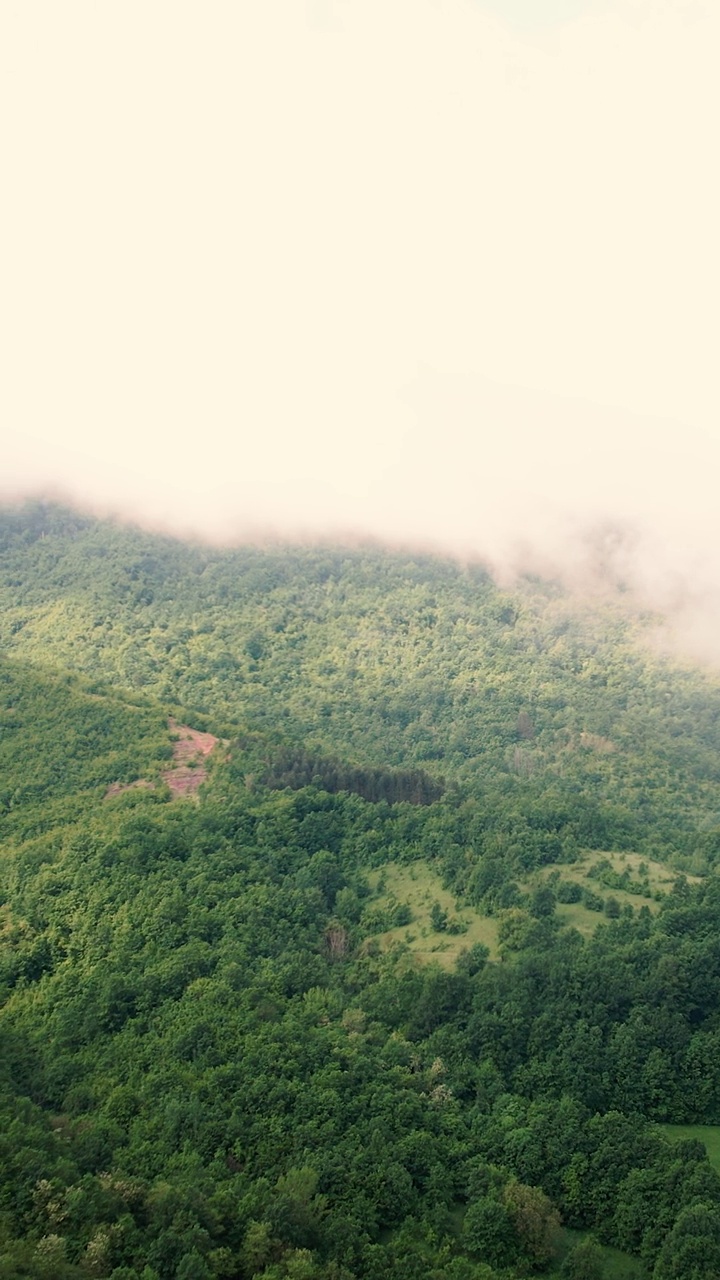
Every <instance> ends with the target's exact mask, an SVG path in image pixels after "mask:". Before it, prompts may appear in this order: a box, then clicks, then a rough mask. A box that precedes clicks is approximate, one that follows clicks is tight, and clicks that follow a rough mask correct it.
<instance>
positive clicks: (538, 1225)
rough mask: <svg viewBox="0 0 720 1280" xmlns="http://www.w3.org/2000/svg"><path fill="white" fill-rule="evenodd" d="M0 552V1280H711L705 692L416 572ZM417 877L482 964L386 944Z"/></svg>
mask: <svg viewBox="0 0 720 1280" xmlns="http://www.w3.org/2000/svg"><path fill="white" fill-rule="evenodd" d="M2 539H3V550H2V554H1V556H0V564H1V566H2V583H3V585H2V592H3V604H4V613H3V615H2V626H3V629H4V631H3V635H4V641H3V644H4V650H5V651H4V653H3V654H2V656H1V657H0V730H1V732H0V764H1V765H2V775H1V776H2V792H1V795H2V809H1V811H0V891H1V895H2V907H1V909H0V928H1V930H2V932H1V933H0V944H1V945H0V1044H1V1046H2V1052H1V1053H0V1106H1V1108H2V1128H1V1129H0V1135H1V1136H0V1276H1V1277H7V1280H13V1278H14V1277H21V1276H27V1277H48V1280H55V1278H57V1280H63V1277H68V1278H72V1277H76V1278H77V1277H87V1276H100V1277H103V1276H106V1277H111V1278H112V1280H138V1278H141V1280H175V1278H176V1277H177V1278H179V1280H208V1278H213V1277H226V1278H227V1280H255V1278H260V1277H262V1280H282V1278H283V1277H289V1278H290V1280H292V1278H294V1280H365V1278H366V1277H368V1278H369V1280H401V1278H402V1280H405V1277H418V1278H424V1277H428V1278H431V1280H442V1278H443V1277H446V1276H447V1277H450V1280H495V1278H501V1277H502V1278H505V1280H511V1278H513V1280H514V1278H516V1277H530V1276H532V1275H537V1274H547V1275H548V1276H551V1275H555V1276H557V1275H559V1274H561V1273H562V1275H564V1276H570V1277H573V1276H574V1277H576V1278H577V1277H581V1276H586V1277H587V1276H593V1275H595V1276H597V1275H599V1274H601V1269H602V1266H603V1259H605V1260H606V1261H607V1260H608V1258H610V1255H606V1254H604V1253H603V1248H604V1247H608V1246H614V1247H615V1248H617V1249H621V1250H623V1251H625V1254H626V1255H627V1257H628V1259H633V1260H634V1261H628V1265H629V1266H632V1267H634V1268H635V1269H636V1272H637V1274H638V1275H642V1276H645V1277H652V1280H672V1278H675V1280H685V1278H686V1277H687V1280H713V1278H715V1277H717V1275H718V1274H720V1176H718V1174H717V1173H716V1172H715V1171H714V1170H713V1169H712V1167H711V1166H710V1164H709V1163H708V1161H707V1159H706V1156H705V1152H704V1149H703V1147H702V1145H701V1144H699V1143H696V1142H693V1141H688V1142H681V1143H672V1142H670V1141H668V1140H667V1139H666V1138H665V1137H664V1136H663V1133H662V1132H661V1130H660V1129H659V1128H658V1124H660V1123H661V1124H664V1125H667V1124H670V1125H672V1124H705V1125H718V1124H720V1088H719V1087H718V1075H717V1060H718V1053H719V1051H720V947H719V945H718V937H720V894H719V893H718V883H719V882H718V879H717V873H716V872H714V871H713V870H712V865H713V863H714V861H715V857H716V851H717V834H716V830H715V828H716V824H717V809H718V808H719V807H720V806H718V802H717V783H716V770H717V757H716V754H715V753H716V746H717V743H716V725H717V711H718V709H720V699H719V698H718V691H717V689H716V687H715V685H714V683H713V682H712V681H711V680H710V679H709V678H708V677H706V676H701V675H700V674H695V673H692V672H689V671H676V670H673V669H672V668H671V667H670V666H668V665H666V664H663V663H660V662H659V661H658V660H657V659H655V658H653V657H652V656H651V655H650V654H649V652H646V651H645V650H643V649H642V647H640V645H639V644H638V636H639V622H638V620H637V619H636V618H633V617H632V616H631V614H630V613H623V612H622V611H621V610H620V608H619V606H617V605H615V606H613V607H612V608H610V607H609V606H602V607H601V606H600V604H597V605H595V606H593V607H592V608H591V607H590V606H588V605H583V606H581V605H579V604H578V603H577V602H574V601H573V600H572V599H570V598H569V597H566V596H564V595H562V593H561V592H560V591H559V588H557V587H552V586H543V585H542V584H538V583H529V582H528V583H525V584H522V585H521V586H520V587H519V588H518V590H517V591H516V592H515V593H508V592H500V591H499V590H498V589H497V588H496V587H495V586H494V585H493V583H492V582H491V581H490V579H489V578H487V577H486V576H484V575H482V574H478V573H471V572H466V571H464V570H462V569H460V568H459V567H457V566H453V565H450V564H443V563H439V562H435V561H433V560H429V559H428V560H424V559H423V560H419V559H413V558H408V557H400V556H385V555H384V554H383V553H381V552H379V551H372V552H371V551H366V550H358V551H354V552H345V551H343V552H339V551H338V552H334V551H328V550H311V549H303V550H292V549H283V550H258V549H245V550H238V551H232V552H224V551H222V552H221V551H212V550H208V549H202V548H197V547H195V548H193V547H185V546H183V545H182V544H180V543H175V542H171V541H168V540H163V539H158V538H154V537H150V536H149V535H146V534H141V533H138V532H135V531H128V530H121V529H116V528H115V527H113V526H111V525H107V524H102V523H98V522H95V521H90V520H86V519H84V518H82V517H76V516H74V515H72V514H69V513H67V512H61V511H57V510H56V509H52V508H47V509H45V508H41V509H35V510H32V511H25V512H9V513H6V514H5V515H4V516H3V521H2ZM281 622H282V626H281V625H280V623H281ZM161 637H164V639H163V640H162V644H166V645H167V649H166V650H163V649H162V647H161ZM353 668H354V669H355V675H354V676H351V675H350V671H351V669H353ZM461 692H462V696H460V695H461ZM183 700H185V701H183ZM401 708H404V713H403V714H402V715H401V714H400V711H401ZM171 716H176V717H181V718H182V719H183V721H186V722H188V723H190V724H193V725H194V726H195V727H196V728H210V729H211V730H213V731H214V732H216V733H217V734H218V735H219V736H222V737H224V738H227V739H229V740H230V743H229V748H228V749H227V750H226V749H223V750H222V751H217V752H216V753H214V754H213V755H212V756H211V757H210V761H209V775H208V779H207V781H206V782H205V783H204V785H203V786H202V787H201V788H200V792H199V799H198V798H197V797H194V796H193V797H189V798H180V799H177V798H174V797H173V793H172V792H171V790H170V789H169V788H168V787H165V786H163V785H162V782H161V777H162V772H163V770H164V769H165V768H166V767H167V763H168V759H169V757H170V754H171V751H172V732H171V726H170V722H169V717H171ZM460 741H462V742H463V743H464V744H465V746H464V747H463V748H462V749H461V748H460V746H459V745H458V744H459V743H460ZM441 777H442V778H443V779H444V782H443V783H441V782H440V781H439V779H440V778H441ZM140 779H144V780H146V781H150V782H153V783H154V784H155V786H154V789H149V788H148V789H143V788H135V789H129V790H125V791H121V792H119V793H118V792H116V791H115V790H114V789H109V788H110V784H112V783H115V782H121V783H132V782H135V781H138V780H140ZM638 850H640V851H641V853H638V852H637V851H638ZM623 851H625V852H624V853H623ZM651 854H658V855H659V856H660V858H661V859H664V861H665V866H666V867H667V866H669V863H670V862H674V863H675V867H676V868H679V867H682V866H683V865H686V866H687V867H688V869H690V864H691V863H692V865H693V866H694V867H695V869H696V870H698V871H700V872H701V874H700V875H699V876H691V877H689V878H686V877H684V876H682V875H677V874H674V873H673V872H672V871H671V870H670V871H668V872H667V881H663V882H662V887H661V888H659V887H658V884H659V883H660V882H657V883H656V882H655V881H653V882H652V883H651V881H650V878H649V873H648V872H647V867H646V872H645V873H642V871H641V870H640V868H642V866H643V865H645V864H643V862H642V857H645V856H646V855H647V858H648V860H649V862H650V861H651ZM623 857H626V858H627V859H629V861H627V862H626V863H625V864H624V863H623V862H622V858H623ZM651 865H652V866H654V865H655V863H651ZM658 865H659V864H658ZM623 866H624V867H625V871H624V872H622V873H621V870H620V869H621V868H622V867H623ZM415 867H423V868H425V869H426V871H427V877H428V882H429V883H430V882H432V883H437V884H438V885H440V884H441V885H442V886H444V888H443V895H444V898H443V901H445V902H446V903H447V904H448V906H447V908H446V909H443V908H442V907H441V905H440V903H439V902H435V903H434V904H432V906H433V910H432V911H431V912H430V915H431V916H432V919H433V925H432V928H433V929H434V930H436V931H437V936H438V937H443V936H444V934H443V931H446V932H447V930H448V929H450V928H452V927H454V926H455V924H456V923H457V919H456V915H455V914H454V913H453V909H452V907H451V906H450V905H449V904H450V903H452V902H453V901H454V902H455V903H456V912H457V918H459V917H460V916H462V918H463V920H466V919H467V918H468V917H470V916H472V914H473V913H477V917H478V918H479V919H480V918H481V919H489V920H491V921H492V924H493V928H494V929H495V930H496V936H497V938H498V946H497V952H496V953H494V954H496V955H497V958H495V959H490V958H489V956H488V952H487V949H486V948H485V947H483V946H481V945H475V946H472V945H469V946H467V947H466V948H465V949H464V950H463V948H462V947H461V946H458V948H457V951H456V952H454V953H453V954H457V955H458V959H457V963H456V964H453V965H451V966H447V967H445V968H441V967H440V966H438V965H434V964H432V963H429V964H427V963H425V964H418V963H417V961H416V953H415V952H414V951H413V949H412V947H411V946H410V945H408V944H407V943H405V942H402V941H401V942H400V943H399V944H396V945H395V946H394V947H390V948H389V949H388V948H387V947H386V946H384V945H383V944H382V943H381V938H382V937H385V935H386V934H389V935H392V934H393V929H392V926H393V925H397V924H398V923H399V922H400V921H404V925H403V927H404V928H405V929H406V930H407V929H410V930H412V929H415V930H420V929H425V928H427V927H428V926H427V925H426V923H425V922H424V921H423V920H421V919H420V918H418V917H417V916H416V918H414V919H413V909H412V908H410V907H409V906H408V903H407V902H403V901H398V900H397V899H396V898H395V899H394V898H393V897H392V895H390V896H388V893H387V884H388V882H390V883H395V884H398V883H400V876H399V874H397V873H395V879H394V880H393V879H392V878H391V877H390V869H391V868H395V869H397V868H404V869H405V870H406V871H407V874H408V875H411V874H414V871H413V868H415ZM587 867H589V868H590V871H591V872H592V875H593V876H594V877H595V878H594V879H592V880H588V881H587V883H586V882H585V879H584V877H585V875H586V871H585V869H586V868H587ZM630 868H632V874H631V872H630ZM636 869H637V870H636ZM643 875H644V879H643ZM388 877H390V880H389V881H388ZM581 883H582V884H583V885H584V886H585V887H584V888H582V890H581V892H582V893H583V894H584V895H585V898H584V900H585V901H587V902H590V901H591V900H592V899H593V898H594V899H595V908H596V910H595V911H594V913H590V912H587V914H590V915H592V919H593V921H594V922H596V924H595V927H594V929H593V930H591V931H586V933H581V932H579V931H578V930H577V929H576V928H573V927H568V926H567V921H568V920H569V919H571V917H569V916H567V915H564V914H563V910H564V905H563V904H566V903H571V902H573V901H574V900H575V898H576V896H577V895H576V894H575V889H578V888H579V885H580V884H581ZM573 886H574V887H575V888H573ZM614 893H615V894H617V898H615V899H613V896H612V895H613V894H614ZM611 902H613V903H614V905H613V909H612V910H611V909H610V904H611ZM598 903H599V909H598ZM433 936H435V935H434V934H433ZM459 936H460V938H461V940H462V935H459ZM430 958H432V954H430ZM561 1223H562V1226H561V1225H560V1224H561ZM567 1231H570V1232H575V1233H578V1232H579V1233H582V1234H581V1235H580V1236H578V1235H577V1234H575V1235H568V1234H564V1232H567ZM587 1233H592V1235H594V1236H595V1237H597V1238H598V1240H599V1241H600V1244H599V1245H596V1244H595V1243H594V1242H593V1239H592V1235H588V1234H587ZM571 1246H573V1247H571ZM612 1257H613V1258H614V1257H615V1255H612ZM598 1268H600V1270H598Z"/></svg>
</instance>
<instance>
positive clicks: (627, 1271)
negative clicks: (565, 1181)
mask: <svg viewBox="0 0 720 1280" xmlns="http://www.w3.org/2000/svg"><path fill="white" fill-rule="evenodd" d="M587 1235H588V1232H587V1231H571V1230H570V1229H569V1228H567V1227H566V1228H564V1229H563V1231H562V1236H561V1239H560V1255H559V1258H558V1261H557V1264H556V1266H555V1267H554V1268H553V1269H552V1271H549V1272H548V1273H547V1275H548V1280H556V1277H559V1276H560V1274H561V1272H560V1267H561V1265H562V1262H563V1260H564V1259H565V1257H566V1256H567V1254H568V1253H569V1252H570V1250H571V1249H572V1248H574V1246H575V1245H576V1244H579V1243H580V1241H581V1240H583V1239H584V1238H585V1237H586V1236H587ZM601 1248H602V1265H603V1273H602V1274H603V1280H648V1272H647V1270H646V1268H645V1267H644V1266H643V1264H642V1262H640V1260H639V1259H638V1258H633V1256H632V1254H630V1253H623V1252H622V1250H621V1249H613V1248H612V1246H611V1245H601Z"/></svg>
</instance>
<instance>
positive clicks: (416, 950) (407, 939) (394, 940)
mask: <svg viewBox="0 0 720 1280" xmlns="http://www.w3.org/2000/svg"><path fill="white" fill-rule="evenodd" d="M369 880H370V885H371V888H373V889H374V890H375V892H376V895H377V896H376V897H375V898H374V900H373V908H374V909H376V910H377V911H378V912H392V911H393V910H394V909H395V908H397V907H398V906H407V907H408V908H409V910H410V912H411V917H412V918H411V920H410V923H409V924H404V925H397V926H395V928H392V929H386V930H384V931H383V932H380V933H378V934H377V935H376V937H377V940H378V942H379V943H380V946H381V947H382V948H383V950H385V951H387V950H389V949H390V948H391V947H393V946H395V945H402V946H407V947H408V948H409V950H410V953H411V954H412V956H413V958H414V959H415V961H416V962H417V963H418V964H428V963H430V962H431V961H432V962H434V963H435V964H439V965H442V967H443V968H445V969H451V968H452V967H453V966H454V965H455V963H456V961H457V958H458V956H459V955H460V953H461V952H462V951H465V950H467V949H468V948H470V947H474V946H475V945H476V943H482V944H483V945H484V946H486V947H487V948H488V950H489V952H490V957H491V959H493V960H496V959H497V958H498V954H499V953H498V939H497V921H496V920H491V919H490V918H489V917H488V916H483V915H481V914H480V912H479V911H476V910H475V909H474V908H473V907H464V906H458V905H457V903H456V901H455V898H454V896H453V894H452V893H450V892H449V891H448V890H447V889H445V888H443V884H442V881H441V879H440V877H439V875H438V874H437V873H436V872H435V871H433V870H432V868H431V867H429V866H428V864H427V863H426V862H422V861H420V862H411V863H407V864H403V863H398V862H388V863H386V864H385V866H383V867H379V868H377V869H376V870H375V871H374V872H373V873H372V874H371V875H370V877H369ZM435 903H437V904H438V906H439V907H440V910H441V911H443V912H445V914H446V916H447V919H448V923H450V924H453V923H455V922H457V924H458V925H459V926H460V927H461V928H463V929H464V932H462V933H450V932H448V930H447V929H436V928H434V927H433V924H432V921H431V912H432V909H433V906H434V904H435Z"/></svg>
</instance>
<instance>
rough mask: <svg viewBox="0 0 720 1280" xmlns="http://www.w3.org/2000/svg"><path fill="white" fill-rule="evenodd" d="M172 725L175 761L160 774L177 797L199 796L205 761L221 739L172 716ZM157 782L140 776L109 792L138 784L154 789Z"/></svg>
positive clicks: (114, 793)
mask: <svg viewBox="0 0 720 1280" xmlns="http://www.w3.org/2000/svg"><path fill="white" fill-rule="evenodd" d="M168 727H169V729H170V732H171V734H172V737H173V744H172V752H173V762H172V764H171V765H170V768H169V769H164V770H163V772H162V773H161V775H160V776H161V778H162V780H163V782H164V783H166V784H167V786H168V787H169V788H170V790H171V792H172V794H173V796H189V795H195V794H196V793H197V791H198V789H199V787H201V786H202V784H203V782H205V779H206V778H207V773H208V771H207V766H206V763H205V762H206V761H207V758H208V756H209V755H210V753H211V752H212V751H213V750H214V749H215V747H216V746H217V745H218V742H219V741H220V739H219V738H216V737H214V735H213V734H212V733H201V732H200V730H199V729H191V728H190V726H189V725H187V724H178V723H177V721H176V720H173V718H172V716H171V717H170V719H169V720H168ZM154 785H155V784H154V783H153V782H150V781H149V780H148V779H147V778H138V779H137V780H136V781H135V782H126V783H123V782H113V783H112V785H111V786H109V787H108V789H107V791H106V792H105V795H106V797H108V796H117V795H120V793H121V792H122V791H132V790H133V789H134V788H136V787H148V788H150V789H152V788H153V787H154Z"/></svg>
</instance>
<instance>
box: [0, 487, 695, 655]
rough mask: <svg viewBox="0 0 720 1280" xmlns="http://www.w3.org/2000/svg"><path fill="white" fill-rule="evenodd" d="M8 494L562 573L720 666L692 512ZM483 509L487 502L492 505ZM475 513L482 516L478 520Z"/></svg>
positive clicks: (158, 522)
mask: <svg viewBox="0 0 720 1280" xmlns="http://www.w3.org/2000/svg"><path fill="white" fill-rule="evenodd" d="M0 503H2V505H3V506H4V507H6V508H12V509H14V510H15V511H16V512H17V514H18V515H19V516H20V518H21V519H22V515H23V511H27V512H28V514H29V515H30V514H31V513H32V510H33V508H34V507H35V505H36V504H38V503H42V504H48V505H51V506H52V505H57V506H60V507H65V508H70V509H72V510H75V511H77V513H78V514H79V515H81V516H84V517H90V518H96V519H100V520H111V521H112V522H113V523H115V524H117V525H119V526H121V527H122V526H133V527H136V528H139V529H141V530H144V531H146V532H149V533H151V534H156V535H161V536H164V537H170V538H171V539H173V540H178V541H180V542H184V543H196V544H197V543H199V544H201V545H207V546H210V547H214V548H218V549H222V548H228V549H231V548H233V547H241V546H254V547H259V548H262V547H266V548H268V549H277V548H278V547H281V546H286V547H293V546H309V547H313V546H326V547H329V548H337V547H348V548H353V549H358V548H362V547H367V548H371V549H373V550H378V549H379V550H383V549H386V550H388V551H389V552H401V553H407V554H410V555H417V554H421V555H430V556H433V557H437V558H445V559H450V560H452V561H455V562H457V563H460V564H462V565H466V566H471V565H477V564H480V565H482V567H483V569H484V570H485V571H487V573H489V574H490V576H491V577H492V578H493V579H494V580H495V582H497V583H498V584H500V585H501V586H503V587H504V588H506V589H508V590H512V589H513V588H514V587H515V586H516V585H517V584H518V582H519V581H520V580H521V579H522V578H524V577H527V576H534V577H538V578H542V579H544V580H546V581H547V580H551V581H556V582H558V583H559V584H561V585H562V586H563V588H564V589H566V590H567V591H569V592H571V593H572V594H573V595H575V596H577V597H578V598H579V599H587V598H594V599H596V600H602V599H606V600H607V601H608V602H609V603H613V602H614V603H615V604H618V603H619V604H621V605H622V607H623V609H625V610H629V611H630V612H632V613H635V614H638V613H646V614H647V613H651V614H652V615H653V618H652V619H651V620H649V621H648V620H646V623H647V625H646V628H645V634H646V638H647V639H648V641H649V642H650V643H652V644H653V645H656V646H658V647H659V648H660V649H662V650H665V651H667V652H672V653H674V654H675V656H677V657H680V658H684V659H690V660H692V661H695V662H698V661H699V662H701V663H707V664H710V665H711V666H713V667H716V666H720V640H719V639H718V636H720V566H718V564H717V562H716V561H715V560H714V558H713V555H712V548H713V546H714V545H716V542H715V539H714V538H713V536H712V531H708V533H707V535H706V534H705V533H704V532H703V530H702V529H701V528H698V529H697V530H696V536H695V537H694V538H693V536H692V533H693V530H692V528H691V526H690V525H689V524H688V525H686V526H685V528H684V530H680V532H679V533H678V535H677V536H674V530H673V528H671V527H666V528H663V527H662V525H661V523H659V522H658V523H656V524H655V525H654V526H653V523H652V522H651V521H650V520H648V519H647V518H645V519H644V520H643V519H634V520H633V519H632V518H630V517H629V516H626V517H624V516H622V515H618V514H606V515H605V516H603V515H602V514H601V512H600V511H597V512H592V511H587V512H585V513H582V512H575V513H570V512H566V513H564V514H563V515H562V516H560V515H558V514H557V513H555V516H554V518H550V516H549V514H548V513H547V510H546V511H545V513H544V514H543V512H542V511H538V512H532V510H531V506H530V504H529V503H528V504H526V505H525V506H523V503H522V501H519V500H518V501H517V502H516V503H513V504H509V506H511V507H512V510H509V511H508V512H507V513H506V519H505V521H504V522H503V521H500V520H499V519H496V520H495V521H494V522H493V523H492V524H491V523H490V522H489V521H487V522H486V523H485V525H484V527H483V528H478V531H477V532H476V534H475V536H464V537H453V536H452V534H451V533H450V532H448V531H447V530H446V531H443V530H441V529H436V530H435V531H426V532H425V533H424V534H421V533H419V532H416V530H415V529H414V528H413V526H412V524H411V523H409V522H408V524H407V525H406V526H405V527H404V528H403V526H402V522H400V521H396V522H395V523H394V524H393V525H391V526H388V527H386V528H383V527H382V525H378V526H376V527H375V528H369V527H367V526H366V527H362V526H361V525H360V524H359V523H358V524H357V525H355V526H353V525H351V524H349V523H345V524H343V523H341V522H339V521H337V522H333V521H332V520H330V519H327V520H325V521H323V520H322V519H321V518H320V516H319V515H318V516H317V517H316V520H315V522H312V521H310V520H306V521H304V522H302V521H297V522H293V521H291V520H289V519H288V520H282V519H280V520H269V519H268V520H265V521H259V520H255V521H253V520H249V519H243V518H242V517H241V516H240V515H238V517H237V518H236V520H235V521H234V522H233V521H232V520H230V519H227V520H226V521H225V522H223V525H222V527H218V524H217V522H216V520H212V519H209V520H203V518H202V516H203V512H202V511H201V510H199V509H198V508H197V506H196V505H194V504H192V503H190V504H188V505H187V507H185V508H184V509H183V510H182V511H181V510H178V511H177V512H174V511H173V510H172V509H171V508H165V509H163V510H161V511H158V510H157V509H155V510H153V508H152V505H151V504H149V503H148V504H144V503H143V502H142V501H140V500H138V498H137V495H136V497H135V498H134V499H133V500H128V499H125V500H124V501H123V500H118V499H116V500H115V501H109V500H103V499H102V498H98V497H90V496H89V495H88V494H84V495H80V496H79V495H78V494H77V493H75V492H73V490H72V489H71V488H70V487H68V488H67V489H65V490H63V489H61V488H59V487H58V486H55V487H53V488H52V489H50V488H35V489H32V488H31V487H30V486H27V487H24V488H23V489H22V490H15V491H10V490H9V489H8V487H7V486H4V488H0ZM486 514H487V513H486ZM478 524H479V522H478Z"/></svg>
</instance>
